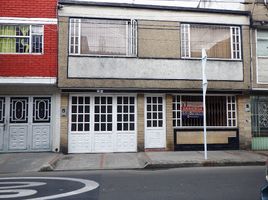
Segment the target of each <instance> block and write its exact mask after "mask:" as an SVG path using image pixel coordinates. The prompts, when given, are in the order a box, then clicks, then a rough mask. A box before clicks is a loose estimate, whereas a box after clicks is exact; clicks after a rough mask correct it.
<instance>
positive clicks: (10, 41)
mask: <svg viewBox="0 0 268 200" xmlns="http://www.w3.org/2000/svg"><path fill="white" fill-rule="evenodd" d="M43 32H44V30H43V26H42V25H3V24H1V25H0V53H42V52H43Z"/></svg>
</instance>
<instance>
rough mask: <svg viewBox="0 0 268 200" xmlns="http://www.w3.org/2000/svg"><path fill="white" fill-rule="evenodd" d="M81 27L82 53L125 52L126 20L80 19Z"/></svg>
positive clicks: (118, 53)
mask: <svg viewBox="0 0 268 200" xmlns="http://www.w3.org/2000/svg"><path fill="white" fill-rule="evenodd" d="M81 29H82V30H81V53H82V54H97V55H126V54H127V52H126V51H127V39H126V38H127V37H128V36H127V32H126V29H127V24H126V21H124V20H97V19H81ZM107 30H108V31H107Z"/></svg>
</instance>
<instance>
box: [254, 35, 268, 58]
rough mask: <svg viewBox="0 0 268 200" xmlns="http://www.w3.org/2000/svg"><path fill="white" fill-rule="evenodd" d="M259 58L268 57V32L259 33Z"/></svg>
mask: <svg viewBox="0 0 268 200" xmlns="http://www.w3.org/2000/svg"><path fill="white" fill-rule="evenodd" d="M257 56H258V57H268V31H265V30H258V33H257Z"/></svg>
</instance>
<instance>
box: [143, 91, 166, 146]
mask: <svg viewBox="0 0 268 200" xmlns="http://www.w3.org/2000/svg"><path fill="white" fill-rule="evenodd" d="M165 105H166V103H165V96H164V95H145V109H144V115H145V117H144V119H145V148H165V147H166V117H165V116H166V113H165V112H166V111H165V110H166V108H165Z"/></svg>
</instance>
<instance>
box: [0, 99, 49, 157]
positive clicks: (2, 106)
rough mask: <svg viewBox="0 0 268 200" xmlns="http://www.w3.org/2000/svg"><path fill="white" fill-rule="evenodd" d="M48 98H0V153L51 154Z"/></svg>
mask: <svg viewBox="0 0 268 200" xmlns="http://www.w3.org/2000/svg"><path fill="white" fill-rule="evenodd" d="M50 140H51V97H50V96H5V97H0V151H2V152H21V151H22V152H23V151H49V150H51V141H50Z"/></svg>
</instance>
